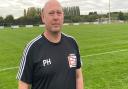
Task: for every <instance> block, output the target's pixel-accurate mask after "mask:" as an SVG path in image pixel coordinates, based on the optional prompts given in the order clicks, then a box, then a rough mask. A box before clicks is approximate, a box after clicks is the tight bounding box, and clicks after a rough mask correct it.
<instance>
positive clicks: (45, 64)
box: [17, 0, 83, 89]
mask: <svg viewBox="0 0 128 89" xmlns="http://www.w3.org/2000/svg"><path fill="white" fill-rule="evenodd" d="M41 18H42V21H43V22H44V23H45V31H44V32H43V33H42V34H41V35H39V36H38V37H36V38H35V39H33V40H32V41H30V42H29V43H28V44H27V46H26V48H25V49H24V52H23V56H22V58H21V63H20V67H19V71H18V74H17V79H18V80H19V83H18V87H19V89H83V77H82V72H81V62H80V54H79V49H78V45H77V43H76V41H75V40H74V39H73V38H72V37H71V36H67V35H65V34H63V33H62V32H61V28H62V26H63V20H64V13H63V10H62V7H61V5H60V3H59V2H58V1H57V0H49V1H48V2H47V3H46V4H45V6H44V9H43V12H42V13H41Z"/></svg>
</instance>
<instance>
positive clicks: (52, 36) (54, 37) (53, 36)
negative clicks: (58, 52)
mask: <svg viewBox="0 0 128 89" xmlns="http://www.w3.org/2000/svg"><path fill="white" fill-rule="evenodd" d="M44 36H45V37H46V38H47V39H48V40H49V41H50V42H53V43H58V42H60V40H61V32H58V33H51V32H48V31H45V32H44Z"/></svg>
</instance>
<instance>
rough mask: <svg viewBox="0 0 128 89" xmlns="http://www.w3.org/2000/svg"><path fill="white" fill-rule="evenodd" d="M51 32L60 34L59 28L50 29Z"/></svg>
mask: <svg viewBox="0 0 128 89" xmlns="http://www.w3.org/2000/svg"><path fill="white" fill-rule="evenodd" d="M51 32H53V33H59V32H61V29H60V28H52V29H51Z"/></svg>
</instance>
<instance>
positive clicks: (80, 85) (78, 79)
mask: <svg viewBox="0 0 128 89" xmlns="http://www.w3.org/2000/svg"><path fill="white" fill-rule="evenodd" d="M76 89H84V86H83V75H82V70H81V68H80V69H77V70H76Z"/></svg>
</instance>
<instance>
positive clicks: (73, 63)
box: [68, 54, 77, 68]
mask: <svg viewBox="0 0 128 89" xmlns="http://www.w3.org/2000/svg"><path fill="white" fill-rule="evenodd" d="M68 62H69V67H70V68H72V67H76V65H77V57H76V55H75V54H69V55H68Z"/></svg>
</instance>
